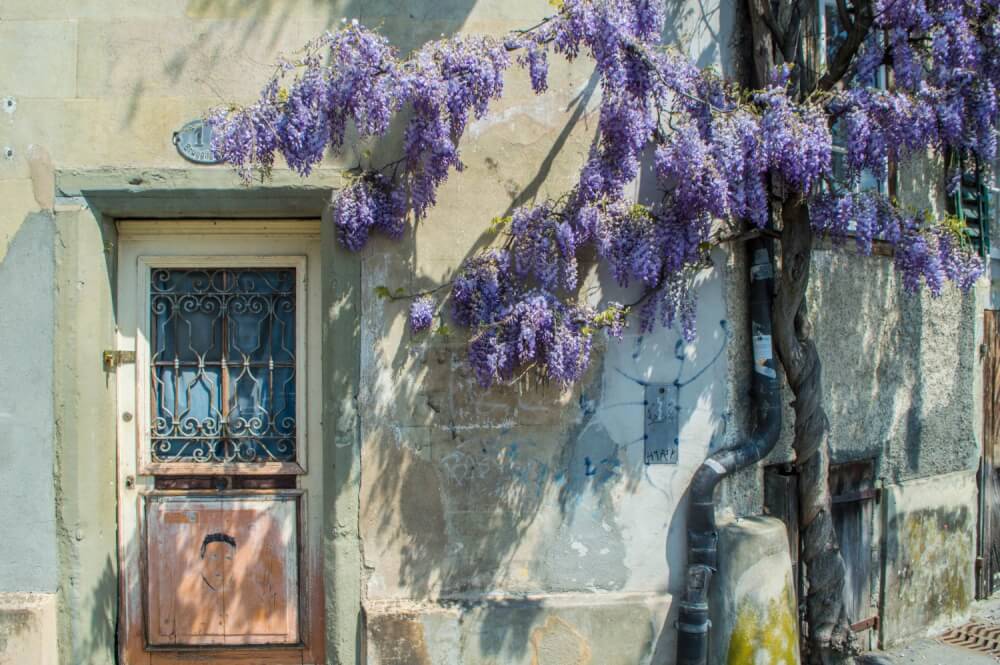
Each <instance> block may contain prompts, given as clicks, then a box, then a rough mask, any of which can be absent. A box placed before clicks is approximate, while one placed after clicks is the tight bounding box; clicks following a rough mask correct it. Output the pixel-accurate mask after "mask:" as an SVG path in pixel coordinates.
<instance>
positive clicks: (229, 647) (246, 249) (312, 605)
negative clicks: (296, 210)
mask: <svg viewBox="0 0 1000 665" xmlns="http://www.w3.org/2000/svg"><path fill="white" fill-rule="evenodd" d="M275 231H277V233H275ZM119 232H120V241H121V242H120V249H119V266H118V350H117V351H118V353H117V354H116V355H113V356H112V358H113V359H115V360H116V361H117V364H118V366H117V368H116V379H117V383H118V400H119V435H118V438H119V482H120V485H119V494H120V501H119V547H120V559H121V562H120V565H121V596H122V602H121V606H122V612H121V620H120V626H119V629H120V631H121V633H122V636H121V639H120V643H121V645H122V652H121V660H122V662H123V663H124V664H125V665H139V664H142V665H154V664H157V663H172V664H177V665H181V664H186V663H204V662H213V663H230V662H234V663H235V662H239V663H255V664H256V663H260V664H271V665H278V664H284V663H296V664H299V665H302V664H304V663H322V662H323V651H324V650H323V643H324V631H323V585H322V574H321V570H320V568H319V562H320V560H321V557H320V556H319V555H318V552H317V551H316V550H315V549H314V548H315V547H316V545H317V544H318V543H319V542H320V541H321V535H322V534H321V530H320V529H321V524H320V521H319V516H318V515H316V514H313V513H310V511H309V510H308V506H309V503H310V501H309V500H310V498H311V497H318V496H319V493H320V490H321V487H322V484H321V479H320V477H319V469H321V468H322V464H321V459H320V456H321V454H322V449H321V446H320V445H319V441H320V421H319V412H320V404H321V402H320V394H319V393H320V377H319V374H318V372H315V371H313V372H310V371H309V368H310V367H318V366H320V364H321V359H320V345H319V330H318V328H319V326H318V320H319V319H318V315H319V294H318V293H317V289H313V288H310V285H311V284H318V283H319V279H318V270H319V256H318V249H317V248H318V246H319V243H318V224H315V223H288V224H286V225H281V224H275V223H274V222H269V223H266V224H254V223H252V222H232V223H228V224H227V223H219V222H212V223H197V222H174V223H166V222H155V223H154V222H120V223H119Z"/></svg>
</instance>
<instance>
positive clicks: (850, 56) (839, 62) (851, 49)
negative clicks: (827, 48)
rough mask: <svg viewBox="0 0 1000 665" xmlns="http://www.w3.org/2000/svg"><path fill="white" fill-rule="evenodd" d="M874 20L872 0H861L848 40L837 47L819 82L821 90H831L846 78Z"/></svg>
mask: <svg viewBox="0 0 1000 665" xmlns="http://www.w3.org/2000/svg"><path fill="white" fill-rule="evenodd" d="M874 21H875V16H874V14H873V12H872V5H871V0H864V2H859V4H858V6H857V8H856V14H855V18H854V24H853V25H852V26H851V29H850V31H849V32H848V33H847V40H846V41H844V43H843V44H841V46H840V48H839V49H837V54H836V55H835V56H834V57H833V62H831V63H830V66H829V67H828V68H827V72H826V74H824V75H823V78H821V79H820V80H819V83H818V84H817V85H818V87H819V89H820V90H831V89H833V87H834V86H835V85H837V84H838V83H840V81H841V80H842V79H843V78H844V75H845V74H847V71H848V70H849V69H850V67H851V63H852V62H853V61H854V56H855V55H856V54H857V52H858V49H859V48H861V45H862V44H864V43H865V40H866V39H867V38H868V34H869V32H870V31H871V27H872V24H873V23H874Z"/></svg>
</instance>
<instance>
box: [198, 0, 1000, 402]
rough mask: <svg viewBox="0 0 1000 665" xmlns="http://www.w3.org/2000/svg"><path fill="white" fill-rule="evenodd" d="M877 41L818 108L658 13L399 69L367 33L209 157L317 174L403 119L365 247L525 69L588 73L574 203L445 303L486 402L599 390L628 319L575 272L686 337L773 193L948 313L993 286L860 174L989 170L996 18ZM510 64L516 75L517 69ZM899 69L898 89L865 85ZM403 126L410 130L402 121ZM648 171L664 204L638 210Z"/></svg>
mask: <svg viewBox="0 0 1000 665" xmlns="http://www.w3.org/2000/svg"><path fill="white" fill-rule="evenodd" d="M875 5H876V7H875V9H874V11H875V26H874V27H875V28H876V29H878V30H879V31H881V34H884V35H885V39H884V40H870V41H869V42H868V43H866V45H865V46H864V47H863V49H862V50H861V51H860V52H859V54H858V55H857V56H856V57H855V59H854V63H853V66H852V67H853V68H852V70H851V72H850V76H849V78H850V79H851V81H852V83H850V84H849V85H846V86H843V87H841V88H839V89H835V90H833V91H829V92H825V93H823V94H817V95H812V96H811V97H810V98H809V99H807V100H805V101H801V100H797V99H795V98H793V97H792V96H791V95H790V93H789V86H788V80H789V76H790V70H789V69H787V68H785V69H782V70H781V71H779V72H776V73H775V76H774V77H773V79H772V81H771V83H770V85H769V86H768V87H766V88H765V89H763V90H757V91H745V90H741V89H739V88H738V87H736V86H734V85H732V84H729V83H727V82H725V81H723V80H722V79H721V78H719V77H718V76H717V75H716V74H714V73H713V72H711V71H709V70H702V69H699V68H698V67H697V66H695V65H694V64H693V63H691V62H690V61H689V60H688V59H687V58H685V57H683V56H681V55H680V54H678V53H675V52H672V51H670V50H667V49H664V48H663V47H662V45H661V44H660V38H661V34H662V30H663V27H664V26H663V21H664V15H663V3H662V2H661V1H659V0H564V1H563V2H562V3H561V4H560V8H559V11H558V13H557V14H555V15H554V16H552V17H550V18H549V19H547V20H545V21H543V22H542V23H541V24H539V25H538V26H536V27H535V28H532V29H529V30H525V31H518V32H515V33H512V34H510V35H508V36H507V37H506V38H505V39H504V40H497V39H491V38H488V37H471V36H456V37H452V38H448V39H442V40H439V41H434V42H430V43H428V44H426V45H424V46H423V47H421V48H420V49H419V50H417V51H416V52H414V53H413V54H411V55H410V56H409V57H407V58H405V59H401V58H400V57H399V56H398V54H397V53H396V52H395V51H394V50H393V49H392V48H391V47H390V46H389V44H388V43H387V42H386V40H385V39H384V38H383V37H381V36H379V35H377V34H376V33H374V32H371V31H369V30H367V29H365V28H363V27H362V26H359V25H357V24H351V25H347V26H345V27H344V28H343V29H341V30H339V31H337V32H332V33H328V34H326V35H325V36H323V37H322V38H320V39H319V40H316V41H315V42H313V43H311V44H310V45H309V46H308V47H307V49H306V51H305V53H306V55H305V56H304V57H303V58H302V59H300V60H299V61H297V62H294V63H292V62H285V63H282V65H281V66H280V67H279V69H278V72H277V73H276V75H275V76H274V78H273V79H272V80H271V81H270V82H269V83H268V84H267V86H266V87H265V88H264V90H263V92H262V94H261V96H260V98H259V99H258V101H257V102H256V103H255V104H253V105H252V106H250V107H247V108H243V109H233V108H230V109H222V110H220V111H218V112H217V113H216V114H215V115H214V116H213V120H212V121H213V123H214V126H215V132H214V136H215V146H214V147H215V150H216V153H217V154H218V155H219V156H220V157H221V158H222V159H224V160H226V161H227V162H229V163H231V164H233V165H234V166H235V167H236V169H237V171H238V172H239V173H240V174H241V175H242V176H243V177H244V178H247V179H250V178H251V177H252V176H253V175H254V173H255V170H257V171H260V172H262V173H263V174H266V173H267V172H268V171H269V169H270V168H271V167H272V166H273V164H274V160H275V157H276V155H279V154H280V155H281V157H282V158H283V159H284V160H285V162H286V163H287V164H288V165H289V166H290V167H291V168H292V169H294V170H296V171H297V172H299V173H301V174H302V175H307V174H308V173H309V172H310V170H311V169H312V168H313V167H315V165H316V164H318V163H319V162H320V161H321V160H322V158H323V155H324V153H325V151H327V150H331V149H332V150H335V151H336V150H338V149H340V148H342V147H343V143H344V141H345V132H346V130H347V127H348V125H350V126H352V127H354V128H355V130H356V132H357V134H358V135H359V136H360V137H362V138H364V137H371V136H384V135H386V133H387V132H388V131H389V125H390V123H391V122H392V120H393V119H394V118H396V117H397V116H398V117H400V118H402V119H403V122H404V123H405V124H404V127H403V140H402V150H403V155H402V157H401V158H400V159H399V160H398V161H396V162H394V163H392V164H391V165H389V166H388V167H385V168H384V169H381V170H370V171H366V172H364V173H362V174H361V176H360V177H358V178H356V179H355V180H354V181H353V182H352V183H351V184H350V185H349V186H347V187H345V188H344V189H343V190H342V191H341V192H339V193H338V195H337V196H336V197H335V199H334V201H333V204H332V206H333V220H334V223H335V224H336V226H337V229H338V232H339V234H340V239H341V241H342V242H343V244H344V245H345V246H346V247H348V248H349V249H351V250H354V251H357V250H359V249H361V248H362V247H363V246H364V245H365V243H366V242H367V240H368V238H369V237H370V235H371V234H372V233H373V232H380V233H383V234H385V235H387V236H389V237H399V236H400V235H401V234H402V233H403V231H404V229H405V227H406V220H407V219H408V218H411V217H412V218H421V217H423V216H425V215H426V214H427V211H428V209H429V208H430V207H431V206H433V205H434V203H435V201H436V193H437V190H438V188H439V187H440V186H441V184H442V183H443V182H444V181H445V180H446V179H447V177H448V175H449V174H450V172H451V171H452V170H461V168H462V162H461V159H460V155H459V148H458V146H459V140H460V138H461V136H462V134H463V133H464V131H465V129H466V127H467V124H468V122H469V120H470V118H480V117H482V116H484V115H485V114H486V113H487V112H488V110H489V105H490V103H491V101H493V100H496V99H498V98H500V96H501V95H502V93H503V88H504V75H505V73H506V72H507V70H508V69H509V67H510V65H511V63H512V62H514V63H516V64H517V65H519V66H521V67H523V68H525V69H526V70H527V71H528V74H529V77H530V81H531V86H532V88H533V90H534V91H535V92H536V93H538V94H542V93H544V92H545V91H546V90H547V88H548V65H549V62H550V60H551V58H552V57H553V56H559V57H562V58H566V59H568V60H573V59H575V58H577V57H581V56H587V57H589V58H591V59H592V60H593V61H594V63H595V66H596V72H597V74H598V78H599V83H600V86H601V103H600V112H599V122H598V133H597V136H596V138H595V140H594V143H593V145H592V147H591V150H590V153H589V155H588V156H587V159H586V161H585V163H584V164H583V166H582V168H581V170H580V174H579V179H578V181H577V182H576V184H575V186H574V187H573V188H572V190H571V191H570V192H568V193H567V194H566V195H565V196H563V197H561V198H560V199H559V200H558V201H551V202H543V203H539V204H534V205H529V206H524V207H521V208H519V209H517V210H515V211H513V213H512V214H511V216H510V218H509V219H506V220H504V221H505V222H506V223H505V224H504V226H505V227H506V228H505V232H506V242H505V244H504V246H503V248H501V249H491V250H488V251H486V252H484V253H481V254H479V255H476V256H474V257H472V258H471V259H469V260H468V261H466V262H465V264H463V266H462V267H461V268H460V269H459V271H458V274H457V276H456V277H455V279H454V281H453V283H452V285H451V290H450V294H449V299H450V303H451V314H452V318H453V319H454V320H455V321H456V322H457V323H458V324H459V325H462V326H465V327H468V328H470V329H471V331H472V335H471V341H470V343H469V360H470V363H471V364H472V366H473V368H474V369H475V372H476V375H477V377H478V378H479V380H480V382H481V383H482V384H483V385H486V386H488V385H490V384H492V383H494V382H498V381H508V380H510V379H512V378H513V377H515V376H517V375H518V374H519V373H520V372H521V371H523V370H524V369H525V368H528V367H534V368H537V369H538V371H540V372H541V373H542V375H544V376H545V377H547V378H549V379H551V380H554V381H558V382H561V383H571V382H573V381H576V380H578V379H579V378H580V377H581V376H582V374H583V373H584V371H585V370H586V368H587V366H588V362H589V358H590V353H591V348H592V339H591V336H592V334H593V332H594V330H596V329H601V328H603V329H606V330H608V331H609V332H611V333H612V334H620V333H621V329H622V327H623V325H624V321H625V315H626V313H627V310H628V308H626V307H623V306H621V305H618V304H612V305H611V306H609V307H608V308H606V309H604V310H602V311H595V310H593V309H590V308H587V307H581V306H579V305H577V304H575V303H576V298H575V297H574V292H575V290H576V289H577V288H578V286H579V282H580V279H579V266H578V261H579V257H580V256H581V255H582V254H583V253H584V252H588V253H591V254H593V255H596V256H597V257H598V259H599V260H601V261H602V262H604V263H605V265H607V266H608V267H609V269H610V272H611V274H612V275H613V277H614V279H615V280H616V281H617V282H618V283H619V284H620V285H622V286H629V285H633V284H639V285H641V286H642V288H643V289H644V292H645V295H644V297H643V298H642V300H641V307H640V308H639V322H640V326H641V327H642V328H643V329H649V328H651V327H653V326H654V325H656V324H657V323H659V324H661V325H665V326H671V325H675V324H679V326H680V328H681V331H682V333H683V334H684V336H685V338H687V339H691V338H693V336H694V333H695V330H694V320H695V301H694V293H693V292H692V290H691V289H690V288H689V284H690V275H691V273H692V272H693V271H694V270H696V269H697V268H698V267H699V266H700V265H702V263H703V261H704V260H705V258H706V252H707V251H708V250H709V249H710V247H711V245H712V241H713V236H712V232H713V231H712V230H713V224H715V223H716V221H717V220H720V219H721V220H725V221H728V222H738V221H740V220H747V221H749V222H750V223H751V224H753V225H755V226H757V227H764V226H765V225H766V224H767V223H768V221H769V219H770V214H771V213H770V209H769V193H768V192H769V188H768V183H769V181H770V179H772V178H774V179H776V181H780V182H781V183H782V188H783V191H784V193H785V194H786V195H788V194H798V195H801V196H804V197H805V198H806V199H807V202H808V203H809V207H810V218H811V223H812V225H813V227H814V228H815V229H816V230H817V231H818V232H821V233H824V234H828V235H831V236H833V237H835V238H846V237H848V236H852V237H854V238H855V240H856V243H857V246H858V248H859V250H860V251H862V252H864V253H868V252H870V251H871V249H872V245H873V243H874V242H875V240H876V239H877V240H879V241H882V242H887V243H889V244H891V245H893V246H894V247H895V265H896V267H897V269H898V270H899V271H900V273H901V274H902V279H903V283H904V286H905V287H906V288H907V289H910V290H915V289H917V288H920V287H921V286H926V287H927V288H928V289H929V290H930V291H931V292H932V293H934V294H938V293H940V291H941V289H942V288H943V285H944V283H945V281H951V282H953V283H955V284H956V285H958V286H959V287H960V288H963V289H968V288H969V287H970V286H971V285H972V283H973V282H974V281H975V279H976V278H977V277H978V275H979V274H980V273H981V271H982V265H981V263H980V261H979V259H978V258H977V257H976V256H975V255H974V254H973V253H972V252H971V250H970V249H969V247H968V246H967V243H965V242H964V241H963V238H962V235H961V230H960V229H957V228H956V227H955V225H953V224H951V225H949V224H935V223H933V222H931V221H929V220H927V219H926V218H925V217H924V216H922V215H917V214H912V213H907V212H905V211H902V210H901V209H899V207H898V206H896V205H895V204H894V203H893V202H892V201H890V200H889V199H887V198H886V197H884V196H882V195H880V194H877V193H873V192H869V193H862V194H859V193H856V191H855V190H856V187H855V185H856V184H857V182H858V180H859V179H860V175H861V173H862V172H864V171H868V172H872V173H874V174H875V175H876V176H879V177H881V176H883V175H884V174H886V172H887V170H888V164H889V163H890V161H892V160H900V159H904V158H906V157H908V156H912V155H918V154H922V153H923V152H924V151H926V150H927V149H929V148H930V149H942V150H943V149H945V148H949V149H954V150H958V151H963V152H965V153H972V154H975V155H978V156H980V157H981V158H983V161H986V162H989V161H991V160H992V158H993V156H994V155H995V151H996V125H997V120H998V117H997V113H998V110H997V102H996V91H997V86H998V85H1000V0H974V1H972V2H970V1H969V0H906V1H905V2H902V1H900V0H876V2H875ZM513 53H516V54H517V55H516V57H514V58H512V56H511V54H513ZM881 66H891V68H892V70H893V72H894V74H895V82H896V83H895V86H894V87H893V88H892V89H891V90H880V89H875V88H872V87H870V86H866V85H864V83H863V82H865V81H869V80H871V78H872V76H873V73H874V72H876V71H877V69H878V68H879V67H881ZM404 111H405V113H401V112H404ZM834 125H835V126H836V129H837V131H838V132H839V133H841V135H842V136H843V137H844V139H845V142H846V156H845V160H844V161H845V164H846V168H847V179H848V180H847V182H842V183H838V182H834V180H833V169H832V162H833V144H834V138H833V132H832V131H831V126H834ZM648 154H651V155H652V156H653V167H654V170H655V174H656V177H657V182H658V185H659V188H660V190H661V193H662V197H661V198H660V200H658V201H657V202H655V203H653V204H651V205H636V204H635V202H634V201H632V200H630V198H629V194H628V190H629V185H630V184H631V183H633V182H634V181H635V179H636V178H637V177H638V175H639V170H640V165H641V163H642V161H643V159H644V157H645V156H646V155H648ZM436 307H437V305H436V304H435V303H434V301H433V299H431V298H430V297H428V296H422V297H420V298H419V299H418V300H416V301H414V302H413V303H412V305H411V308H410V326H411V329H412V330H413V331H420V330H426V329H427V328H429V327H430V326H431V322H432V321H433V317H434V313H435V311H436Z"/></svg>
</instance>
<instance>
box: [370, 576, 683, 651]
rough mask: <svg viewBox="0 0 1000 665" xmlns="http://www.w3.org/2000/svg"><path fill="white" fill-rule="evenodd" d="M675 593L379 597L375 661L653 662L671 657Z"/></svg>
mask: <svg viewBox="0 0 1000 665" xmlns="http://www.w3.org/2000/svg"><path fill="white" fill-rule="evenodd" d="M669 605H670V597H669V596H667V595H665V594H664V595H659V596H654V595H649V594H613V595H608V596H604V597H600V598H598V597H595V596H594V595H593V594H586V595H575V594H555V595H546V596H539V597H532V598H518V599H488V600H487V599H480V600H477V601H474V602H468V603H462V604H457V603H455V604H450V603H441V604H426V605H400V604H392V605H385V606H379V605H372V606H370V607H369V608H368V613H367V627H366V633H367V638H368V659H369V660H368V662H369V663H370V665H431V664H432V663H433V664H434V665H650V664H652V663H665V662H671V660H672V658H673V644H672V640H671V639H670V638H669V637H668V634H669V633H670V632H672V631H670V630H666V631H665V630H663V628H664V626H665V625H666V624H667V615H668V609H669Z"/></svg>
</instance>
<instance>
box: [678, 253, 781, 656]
mask: <svg viewBox="0 0 1000 665" xmlns="http://www.w3.org/2000/svg"><path fill="white" fill-rule="evenodd" d="M747 251H748V253H749V255H750V257H751V262H750V326H751V343H752V345H753V362H754V367H753V369H754V371H753V374H752V381H751V390H750V399H751V402H752V408H753V411H754V415H755V420H756V424H755V426H754V430H753V432H752V433H751V434H750V437H749V438H748V439H746V440H745V441H743V442H741V443H740V444H739V445H737V446H735V447H733V448H729V449H727V450H723V451H720V452H717V453H715V454H714V455H711V456H710V457H709V458H708V459H706V460H705V462H704V464H702V465H701V467H700V468H699V469H698V471H697V472H696V473H695V474H694V479H693V480H692V481H691V490H690V501H691V502H690V504H689V506H688V525H687V526H688V567H687V576H686V579H685V587H684V595H683V597H682V600H681V602H680V612H679V616H678V621H677V665H707V663H708V634H709V628H710V626H711V622H710V621H709V620H708V589H709V585H710V583H711V581H712V575H713V574H714V573H715V571H716V566H717V562H718V544H719V534H718V531H717V530H716V526H715V502H714V499H713V498H712V495H713V493H714V491H715V486H716V485H718V484H719V481H720V480H722V479H723V478H725V477H726V476H728V475H730V474H731V473H734V472H736V471H739V470H740V469H743V468H745V467H747V466H750V465H751V464H756V463H757V462H759V461H760V460H762V459H763V458H764V457H766V456H767V454H768V453H770V452H771V450H772V449H773V448H774V444H775V443H777V441H778V434H779V432H780V431H781V395H780V391H779V388H778V376H777V362H776V360H775V358H774V353H773V351H772V348H773V347H772V345H771V299H772V295H773V293H774V269H773V264H772V260H771V257H772V255H773V242H772V241H771V239H769V238H755V239H753V240H751V241H749V242H748V243H747Z"/></svg>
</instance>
